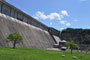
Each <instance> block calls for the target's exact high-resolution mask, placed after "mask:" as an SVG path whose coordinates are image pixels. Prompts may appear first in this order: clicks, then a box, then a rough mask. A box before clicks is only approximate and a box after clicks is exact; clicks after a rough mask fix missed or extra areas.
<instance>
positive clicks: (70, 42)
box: [66, 40, 79, 54]
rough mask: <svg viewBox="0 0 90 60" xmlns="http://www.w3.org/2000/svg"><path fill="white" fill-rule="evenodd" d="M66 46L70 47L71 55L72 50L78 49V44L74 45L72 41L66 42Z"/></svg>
mask: <svg viewBox="0 0 90 60" xmlns="http://www.w3.org/2000/svg"><path fill="white" fill-rule="evenodd" d="M66 46H70V49H71V54H72V50H73V49H74V48H78V49H79V46H78V44H75V42H74V41H73V40H71V41H68V42H67V43H66Z"/></svg>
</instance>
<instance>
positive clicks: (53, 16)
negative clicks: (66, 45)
mask: <svg viewBox="0 0 90 60" xmlns="http://www.w3.org/2000/svg"><path fill="white" fill-rule="evenodd" d="M64 16H69V14H68V13H67V11H66V10H62V11H61V14H60V13H56V12H52V13H50V14H48V15H46V14H44V12H41V11H37V12H36V14H35V15H34V18H36V19H43V20H46V19H49V20H61V19H62V18H63V17H64Z"/></svg>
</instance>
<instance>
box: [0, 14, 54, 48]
mask: <svg viewBox="0 0 90 60" xmlns="http://www.w3.org/2000/svg"><path fill="white" fill-rule="evenodd" d="M15 32H18V33H19V34H20V35H21V36H22V37H23V40H24V43H23V44H17V45H16V46H17V47H25V48H44V49H46V48H51V47H53V45H54V44H55V41H54V40H53V38H52V37H51V36H50V34H49V33H48V32H47V31H45V30H42V29H40V28H37V27H34V26H32V25H29V24H26V23H24V22H21V21H19V20H17V19H14V18H12V17H9V16H6V15H4V14H1V13H0V46H12V43H7V42H6V41H5V39H6V38H7V36H8V35H9V34H11V33H15Z"/></svg>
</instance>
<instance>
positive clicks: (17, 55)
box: [0, 47, 90, 60]
mask: <svg viewBox="0 0 90 60" xmlns="http://www.w3.org/2000/svg"><path fill="white" fill-rule="evenodd" d="M63 54H64V55H66V57H62V56H61V55H63ZM72 56H77V59H72ZM80 56H83V57H82V58H80ZM0 60H90V54H85V53H77V51H73V54H70V51H66V52H64V51H52V50H44V49H32V48H16V49H12V48H10V47H0Z"/></svg>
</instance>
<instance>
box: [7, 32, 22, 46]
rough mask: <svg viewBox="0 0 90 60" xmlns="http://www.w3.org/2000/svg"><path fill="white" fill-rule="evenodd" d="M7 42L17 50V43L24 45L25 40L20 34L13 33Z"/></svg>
mask: <svg viewBox="0 0 90 60" xmlns="http://www.w3.org/2000/svg"><path fill="white" fill-rule="evenodd" d="M7 41H8V42H12V43H13V48H15V46H16V44H17V43H23V38H22V36H20V35H19V34H18V33H13V34H10V35H9V36H8V37H7Z"/></svg>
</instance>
